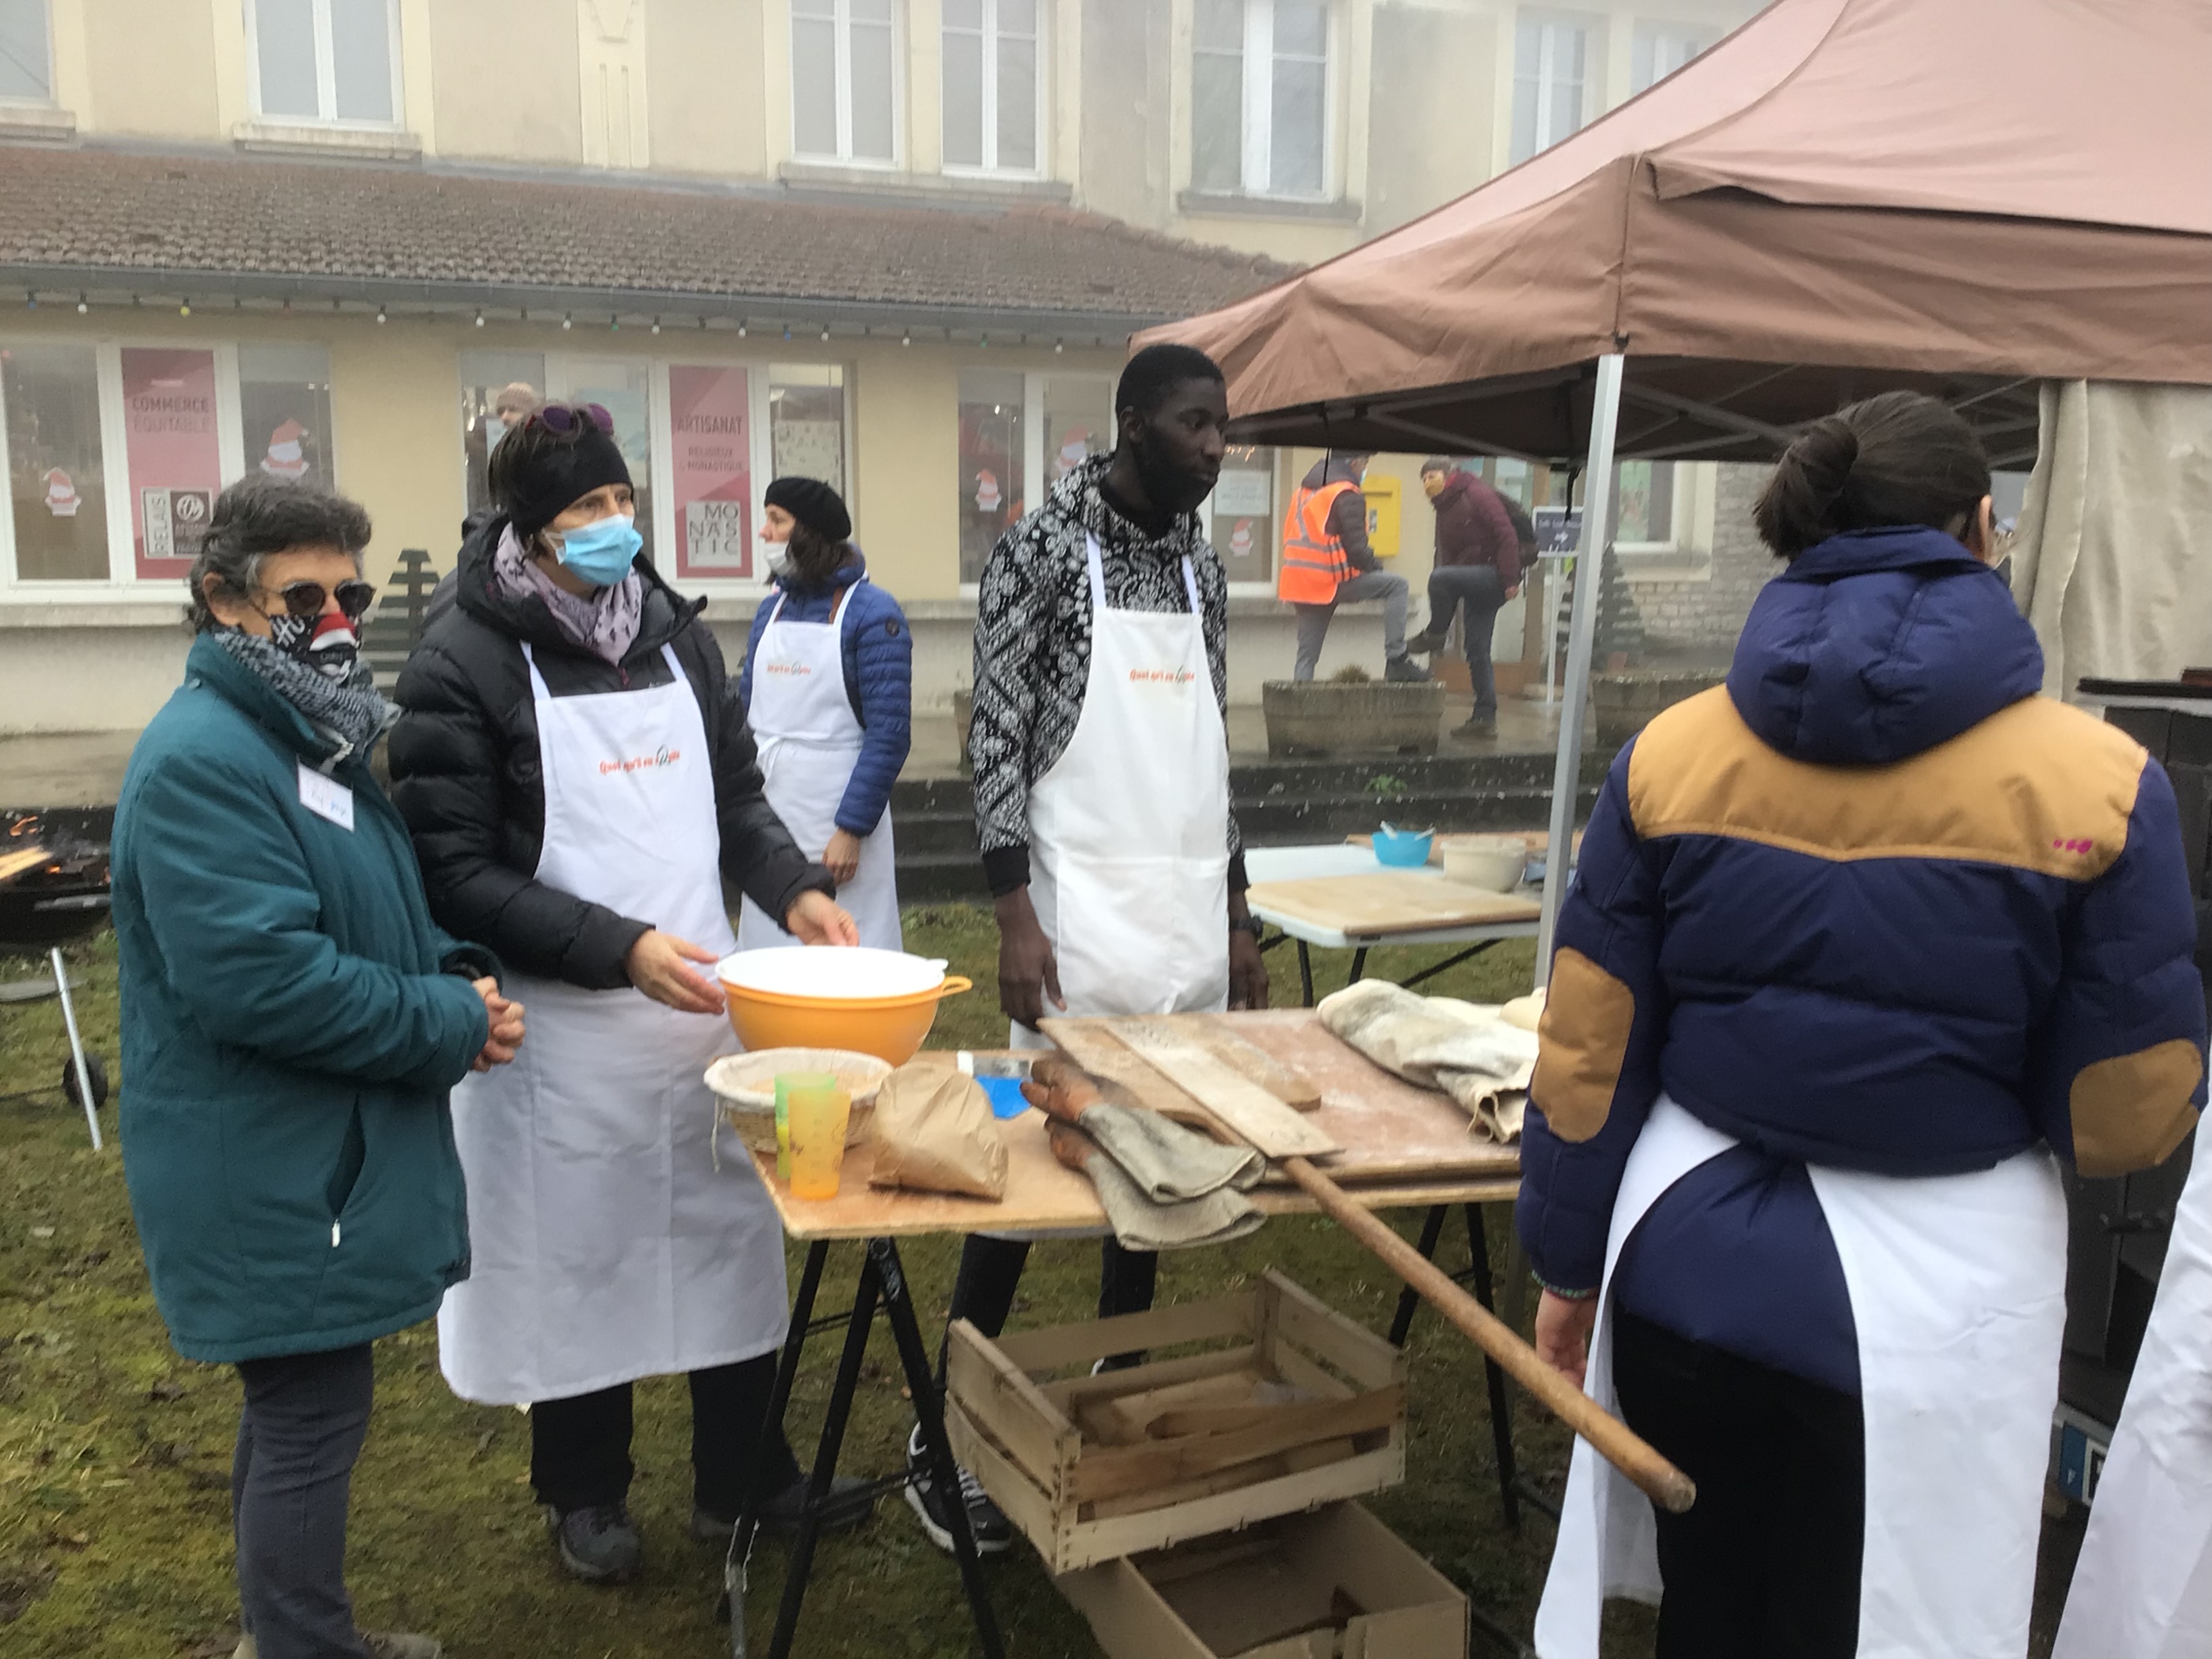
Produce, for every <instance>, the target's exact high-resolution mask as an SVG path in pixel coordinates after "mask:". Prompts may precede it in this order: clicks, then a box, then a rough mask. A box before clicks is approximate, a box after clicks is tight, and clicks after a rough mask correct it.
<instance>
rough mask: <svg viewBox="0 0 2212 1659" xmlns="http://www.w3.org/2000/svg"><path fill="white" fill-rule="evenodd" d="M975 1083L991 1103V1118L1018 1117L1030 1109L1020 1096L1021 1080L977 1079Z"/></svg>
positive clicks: (1028, 1104)
mask: <svg viewBox="0 0 2212 1659" xmlns="http://www.w3.org/2000/svg"><path fill="white" fill-rule="evenodd" d="M975 1081H976V1082H977V1083H978V1084H979V1085H981V1087H982V1091H983V1093H984V1094H985V1096H986V1097H988V1099H989V1100H990V1103H991V1115H992V1116H993V1117H1019V1116H1020V1115H1022V1114H1023V1113H1024V1112H1026V1111H1028V1110H1029V1109H1030V1103H1029V1102H1028V1101H1027V1100H1026V1099H1024V1097H1023V1095H1022V1080H1021V1079H1019V1078H1018V1077H979V1078H977V1079H975Z"/></svg>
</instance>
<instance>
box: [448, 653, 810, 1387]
mask: <svg viewBox="0 0 2212 1659" xmlns="http://www.w3.org/2000/svg"><path fill="white" fill-rule="evenodd" d="M523 654H524V657H525V658H526V659H528V660H529V663H530V686H531V691H532V696H534V698H535V699H536V707H537V714H538V750H539V754H540V757H541V759H542V763H543V775H544V784H545V844H544V851H543V853H542V854H540V855H539V857H538V869H537V877H538V880H540V881H542V882H544V883H545V884H547V885H548V886H551V887H556V888H559V889H560V890H562V891H563V892H567V893H574V895H576V896H578V897H579V898H585V899H590V900H592V901H593V902H596V903H599V904H604V905H606V906H608V907H609V908H611V909H614V910H617V911H618V912H620V913H621V914H622V915H626V916H634V917H635V918H637V919H638V920H640V921H650V922H651V923H652V924H653V926H654V927H657V928H659V929H660V930H662V931H663V932H665V933H673V934H675V935H676V936H677V937H678V938H680V939H689V940H690V941H691V942H692V943H693V944H695V945H703V946H704V947H706V948H707V949H708V950H710V951H717V952H724V953H726V952H727V951H730V950H731V949H732V948H733V947H734V945H735V943H736V941H735V940H734V939H732V937H731V933H730V920H729V916H728V915H727V914H726V912H725V911H724V909H723V908H722V886H721V870H720V851H721V841H720V831H719V830H718V829H717V827H716V825H717V819H716V817H715V812H714V762H713V757H712V756H711V755H710V754H709V753H708V748H707V731H706V726H705V724H704V722H703V721H702V720H701V719H700V714H699V704H698V701H697V699H696V697H694V696H693V695H692V692H691V683H690V680H689V679H687V678H685V677H684V669H683V665H681V664H680V663H678V661H677V659H676V653H675V652H674V651H673V650H670V649H664V652H663V654H664V655H665V657H666V659H667V661H668V667H669V672H670V679H669V683H668V684H666V685H663V686H656V687H654V688H653V689H652V690H644V691H623V692H610V693H602V694H597V695H592V696H572V697H555V696H550V694H549V693H548V692H547V691H546V689H545V681H544V677H543V676H542V675H540V674H539V673H538V664H537V661H536V659H535V658H533V657H532V656H531V653H530V648H529V647H527V646H525V647H523ZM507 992H508V994H510V995H512V996H513V997H514V998H516V999H517V1000H520V1002H522V1003H523V1004H524V1005H525V1006H526V1009H527V1011H528V1018H529V1022H530V1030H529V1034H528V1036H526V1038H525V1040H524V1042H523V1044H522V1048H521V1050H520V1053H519V1054H517V1055H516V1057H515V1060H514V1062H513V1064H512V1065H510V1066H498V1067H495V1068H494V1069H493V1070H492V1071H490V1072H489V1073H483V1074H482V1075H474V1074H472V1075H471V1076H470V1077H469V1078H468V1079H466V1080H465V1082H463V1083H462V1084H461V1085H460V1086H459V1088H457V1089H456V1090H454V1091H453V1139H454V1141H455V1143H456V1145H457V1146H459V1151H460V1156H461V1167H462V1169H463V1170H464V1172H465V1175H466V1176H467V1179H468V1189H469V1242H470V1250H471V1257H472V1265H471V1270H470V1273H469V1277H468V1278H467V1279H465V1280H464V1281H463V1282H462V1283H460V1284H459V1285H455V1286H453V1289H452V1290H450V1291H447V1293H446V1300H445V1305H444V1306H443V1307H442V1308H441V1309H440V1310H439V1312H438V1358H439V1363H440V1364H441V1366H442V1367H443V1369H444V1370H445V1373H446V1380H447V1383H450V1384H451V1385H452V1387H453V1392H454V1393H456V1394H458V1395H460V1396H461V1397H462V1398H463V1399H464V1400H473V1401H478V1402H480V1403H483V1404H485V1405H499V1406H505V1405H525V1404H530V1403H533V1402H535V1401H541V1400H562V1399H566V1398H568V1397H569V1396H570V1395H580V1394H589V1393H592V1392H593V1391H594V1390H596V1389H604V1388H609V1387H611V1386H612V1385H613V1384H615V1383H626V1382H629V1381H632V1380H633V1379H635V1378H637V1377H641V1376H666V1375H670V1374H671V1373H674V1372H678V1371H688V1370H700V1369H702V1368H704V1367H707V1366H711V1365H725V1364H732V1363H734V1362H736V1361H738V1360H740V1359H750V1358H754V1357H755V1356H756V1355H759V1354H763V1353H766V1352H769V1350H771V1349H773V1348H775V1347H777V1346H780V1345H781V1342H782V1341H783V1334H784V1326H785V1320H786V1309H787V1304H786V1299H785V1295H784V1277H783V1235H782V1230H781V1227H780V1226H779V1225H778V1224H777V1222H776V1218H775V1210H774V1209H773V1208H772V1207H771V1206H770V1205H769V1199H768V1193H767V1191H766V1189H764V1188H763V1187H762V1186H761V1183H760V1177H759V1176H757V1174H755V1173H754V1171H753V1166H752V1160H751V1159H750V1158H738V1159H735V1160H732V1159H727V1158H726V1159H724V1160H723V1162H722V1167H721V1169H720V1170H719V1171H718V1170H716V1169H715V1168H714V1159H713V1156H712V1153H711V1151H710V1148H709V1145H708V1137H709V1134H710V1133H711V1130H712V1127H713V1117H714V1101H713V1097H712V1096H711V1095H710V1094H709V1093H708V1089H707V1086H706V1084H705V1082H704V1081H703V1080H702V1073H704V1072H705V1071H706V1069H707V1066H708V1064H709V1063H710V1062H711V1061H712V1060H714V1059H715V1057H716V1056H718V1055H720V1054H726V1053H728V1052H730V1051H731V1050H732V1049H733V1048H735V1047H736V1046H737V1044H736V1042H734V1041H733V1040H732V1037H731V1035H730V1028H729V1025H728V1024H727V1023H726V1021H725V1020H724V1019H723V1018H722V1016H720V1014H714V1015H706V1014H684V1013H678V1012H676V1011H675V1010H674V1009H672V1008H668V1007H665V1006H662V1005H661V1004H659V1003H657V1002H654V1001H653V1000H650V999H648V998H647V996H646V995H645V994H643V993H642V992H640V991H635V990H619V991H582V990H578V989H577V988H576V987H574V986H571V985H566V984H562V983H560V982H558V981H550V980H542V979H535V978H529V977H526V976H523V975H515V976H513V980H512V981H511V982H510V983H509V985H508V986H507Z"/></svg>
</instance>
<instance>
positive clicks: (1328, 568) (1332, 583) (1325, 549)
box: [1275, 478, 1359, 605]
mask: <svg viewBox="0 0 2212 1659" xmlns="http://www.w3.org/2000/svg"><path fill="white" fill-rule="evenodd" d="M1358 488H1359V486H1358V484H1355V483H1346V482H1345V481H1344V480H1343V479H1341V478H1340V479H1338V480H1337V481H1336V482H1335V483H1325V484H1323V485H1322V487H1321V488H1320V489H1307V488H1306V487H1305V486H1304V484H1300V485H1299V486H1298V488H1297V490H1296V491H1294V492H1293V493H1292V495H1291V509H1290V511H1289V512H1287V513H1284V514H1283V570H1282V574H1281V575H1280V576H1279V577H1278V578H1277V579H1276V582H1275V597H1276V598H1277V599H1282V600H1285V601H1287V602H1288V603H1289V604H1291V605H1334V604H1335V603H1336V590H1337V588H1338V587H1339V586H1340V585H1341V584H1343V583H1345V582H1348V581H1350V580H1352V561H1351V560H1350V559H1348V558H1346V556H1345V554H1344V544H1343V543H1342V542H1340V541H1339V540H1338V539H1337V536H1336V532H1334V531H1333V530H1331V529H1330V528H1329V527H1328V513H1329V509H1330V508H1331V507H1334V506H1335V505H1336V498H1337V497H1338V496H1340V495H1343V494H1344V493H1345V492H1346V490H1352V491H1354V492H1357V491H1358Z"/></svg>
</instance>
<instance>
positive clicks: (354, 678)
mask: <svg viewBox="0 0 2212 1659" xmlns="http://www.w3.org/2000/svg"><path fill="white" fill-rule="evenodd" d="M215 639H216V644H218V645H220V646H221V647H222V648H223V649H224V650H226V651H228V652H229V653H230V654H231V655H232V656H233V657H234V658H236V659H238V660H239V661H240V662H241V663H243V664H245V665H246V667H248V668H250V669H252V671H254V672H255V673H256V674H258V675H259V676H260V677H261V678H262V679H263V680H264V681H266V682H267V684H268V685H269V688H270V690H273V691H274V692H276V695H277V696H280V697H282V698H283V699H284V701H285V702H289V703H290V704H291V705H292V707H293V708H296V709H298V710H299V711H300V713H301V714H302V715H304V716H305V717H306V719H307V724H308V725H310V726H313V727H314V728H315V730H316V732H318V733H319V734H320V735H321V736H323V737H324V738H328V739H329V740H330V741H331V742H333V743H337V744H343V746H344V749H345V751H346V752H347V753H349V754H358V753H361V752H362V750H366V749H368V746H369V745H370V744H373V743H374V742H375V741H376V740H377V738H380V737H381V736H383V735H384V731H385V728H386V726H390V725H391V724H392V721H393V720H397V719H398V716H399V711H398V709H397V708H393V707H392V705H391V704H390V703H388V702H385V700H384V697H383V694H382V693H380V691H378V690H377V689H376V677H375V675H374V674H373V673H372V672H370V671H369V666H368V659H367V658H366V657H358V658H356V659H355V660H354V665H353V671H352V672H351V673H349V674H348V675H347V676H346V677H345V678H343V679H342V680H334V679H331V678H329V677H328V676H327V675H325V674H323V673H320V672H319V671H317V670H315V669H313V668H311V667H309V666H308V665H307V664H306V663H303V662H301V660H300V659H298V658H297V657H295V656H293V655H291V654H290V653H287V652H284V651H282V650H279V649H278V648H277V647H276V643H275V641H270V640H264V639H263V638H262V637H261V636H260V635H258V634H248V633H246V632H245V631H244V630H242V629H236V628H224V629H217V630H216V635H215Z"/></svg>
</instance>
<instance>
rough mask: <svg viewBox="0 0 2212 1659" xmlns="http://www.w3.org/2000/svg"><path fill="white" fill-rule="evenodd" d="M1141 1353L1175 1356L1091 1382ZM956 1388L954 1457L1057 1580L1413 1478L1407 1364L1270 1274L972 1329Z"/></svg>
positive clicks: (963, 1343)
mask: <svg viewBox="0 0 2212 1659" xmlns="http://www.w3.org/2000/svg"><path fill="white" fill-rule="evenodd" d="M1137 1349H1144V1350H1147V1351H1149V1352H1152V1353H1156V1354H1159V1353H1168V1354H1170V1357H1168V1358H1158V1359H1154V1360H1152V1361H1151V1362H1150V1363H1148V1364H1143V1365H1139V1366H1135V1367H1133V1368H1132V1369H1129V1370H1119V1371H1109V1372H1107V1373H1106V1374H1105V1375H1103V1376H1091V1374H1090V1373H1091V1363H1092V1362H1093V1361H1094V1360H1097V1359H1100V1358H1104V1357H1105V1356H1106V1355H1108V1354H1116V1353H1126V1352H1132V1351H1133V1350H1137ZM1170 1351H1172V1352H1170ZM947 1383H948V1386H947V1389H946V1395H947V1398H946V1402H945V1419H946V1423H947V1425H948V1426H949V1427H950V1429H951V1437H952V1449H953V1452H954V1454H955V1455H957V1457H958V1458H959V1460H960V1462H962V1463H963V1465H965V1466H966V1467H967V1468H969V1469H971V1470H973V1471H974V1472H975V1475H976V1477H977V1478H978V1479H979V1480H981V1481H982V1483H983V1487H984V1490H985V1491H987V1492H989V1493H990V1494H991V1497H992V1498H993V1499H994V1500H995V1501H996V1502H997V1504H998V1505H999V1507H1000V1509H1002V1510H1005V1511H1006V1515H1007V1516H1008V1518H1009V1519H1011V1520H1012V1522H1013V1523H1014V1524H1015V1525H1016V1526H1018V1527H1019V1528H1021V1529H1022V1531H1023V1532H1024V1534H1026V1535H1027V1536H1028V1538H1029V1540H1030V1542H1031V1543H1033V1544H1035V1545H1036V1547H1037V1550H1038V1552H1039V1553H1041V1554H1042V1556H1043V1557H1044V1559H1045V1565H1046V1566H1047V1567H1048V1568H1049V1569H1050V1570H1051V1571H1053V1572H1054V1573H1066V1572H1073V1571H1077V1570H1078V1569H1079V1568H1083V1567H1087V1566H1091V1565H1094V1564H1096V1563H1097V1562H1100V1561H1110V1560H1114V1559H1117V1558H1118V1557H1121V1556H1125V1555H1131V1554H1134V1553H1137V1552H1138V1551H1140V1550H1151V1549H1160V1548H1164V1547H1167V1546H1169V1545H1170V1544H1175V1543H1178V1542H1180V1541H1183V1540H1185V1539H1190V1538H1200V1537H1204V1536H1206V1535H1207V1534H1212V1533H1218V1532H1227V1531H1230V1530H1231V1529H1233V1528H1238V1527H1242V1526H1244V1525H1246V1524H1248V1523H1249V1522H1254V1521H1259V1520H1263V1519H1265V1518H1267V1517H1268V1516H1277V1515H1289V1514H1293V1513H1296V1512H1297V1511H1298V1510H1308V1509H1311V1508H1313V1507H1315V1506H1316V1505H1317V1504H1326V1503H1331V1502H1334V1501H1335V1500H1337V1499H1339V1498H1357V1497H1361V1496H1364V1494H1366V1493H1369V1492H1379V1491H1381V1490H1382V1489H1383V1487H1386V1486H1395V1485H1396V1484H1397V1483H1398V1482H1399V1481H1401V1480H1404V1479H1405V1474H1406V1358H1405V1356H1404V1355H1403V1354H1402V1353H1401V1352H1399V1351H1398V1350H1397V1349H1396V1348H1394V1347H1393V1346H1390V1344H1389V1343H1388V1342H1386V1341H1384V1340H1383V1339H1382V1338H1381V1337H1379V1336H1376V1334H1374V1333H1372V1332H1371V1331H1368V1330H1365V1329H1364V1328H1361V1327H1360V1326H1358V1325H1356V1324H1354V1323H1352V1321H1350V1320H1348V1319H1346V1318H1345V1317H1344V1316H1341V1315H1340V1314H1338V1313H1335V1312H1334V1311H1332V1310H1330V1309H1329V1308H1328V1307H1327V1306H1325V1305H1324V1304H1322V1303H1321V1302H1320V1301H1318V1300H1316V1298H1315V1297H1312V1296H1310V1295H1309V1294H1308V1293H1307V1292H1306V1291H1303V1290H1301V1289H1300V1288H1299V1287H1298V1286H1297V1285H1294V1284H1292V1283H1291V1281H1290V1280H1289V1279H1285V1278H1284V1277H1283V1276H1282V1275H1281V1274H1280V1273H1275V1272H1273V1271H1270V1272H1268V1273H1265V1274H1263V1275H1262V1276H1261V1278H1260V1279H1259V1280H1257V1281H1256V1282H1255V1284H1254V1285H1252V1286H1251V1287H1250V1288H1249V1290H1246V1291H1240V1292H1238V1293H1237V1294H1236V1295H1233V1296H1225V1297H1216V1298H1214V1299H1212V1300H1211V1301H1206V1302H1196V1303H1185V1304H1181V1305H1178V1306H1176V1307H1171V1308H1159V1309H1155V1310H1152V1312H1150V1313H1141V1314H1128V1315H1125V1316H1121V1317H1120V1318H1118V1319H1101V1320H1093V1321H1090V1322H1085V1323H1083V1324H1079V1325H1062V1326H1056V1327H1054V1328H1049V1329H1046V1330H1038V1331H1024V1332H1021V1333H1018V1334H1015V1335H1012V1336H1006V1337H1002V1338H1000V1340H998V1341H997V1342H995V1343H994V1342H992V1341H991V1340H989V1339H987V1338H986V1337H985V1336H983V1335H982V1334H981V1333H979V1332H978V1331H977V1330H976V1329H975V1327H974V1326H972V1325H970V1324H969V1323H968V1322H965V1321H964V1320H963V1321H962V1322H958V1323H957V1324H955V1325H954V1326H953V1328H952V1336H951V1363H950V1366H949V1369H948V1379H947Z"/></svg>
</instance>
